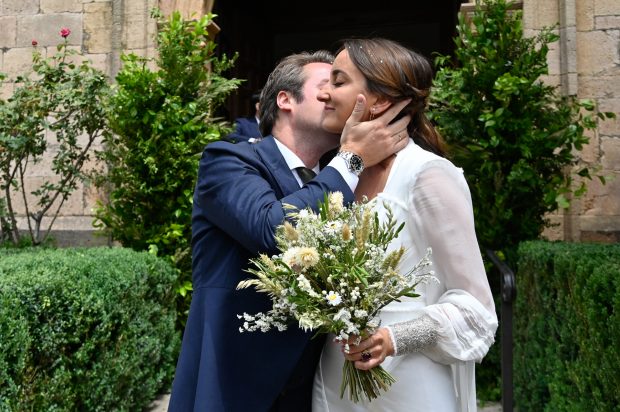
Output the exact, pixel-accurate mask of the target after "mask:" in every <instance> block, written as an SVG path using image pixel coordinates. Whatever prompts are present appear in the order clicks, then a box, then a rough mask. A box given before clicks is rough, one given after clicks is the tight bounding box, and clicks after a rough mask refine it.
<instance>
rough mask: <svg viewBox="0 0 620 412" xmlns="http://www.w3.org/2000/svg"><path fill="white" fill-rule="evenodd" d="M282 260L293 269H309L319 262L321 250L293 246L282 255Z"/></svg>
mask: <svg viewBox="0 0 620 412" xmlns="http://www.w3.org/2000/svg"><path fill="white" fill-rule="evenodd" d="M282 261H283V262H284V263H286V264H287V265H288V266H289V267H290V268H291V269H293V270H295V271H298V270H299V269H302V270H303V269H308V268H311V267H312V266H314V265H316V264H317V263H318V262H319V252H317V250H316V249H315V248H313V247H292V248H290V249H288V250H287V251H286V252H284V254H283V255H282Z"/></svg>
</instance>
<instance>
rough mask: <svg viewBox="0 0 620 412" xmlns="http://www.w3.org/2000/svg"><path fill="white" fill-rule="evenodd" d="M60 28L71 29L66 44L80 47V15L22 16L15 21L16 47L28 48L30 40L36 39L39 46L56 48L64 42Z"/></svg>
mask: <svg viewBox="0 0 620 412" xmlns="http://www.w3.org/2000/svg"><path fill="white" fill-rule="evenodd" d="M62 27H67V28H69V29H71V34H70V35H69V37H67V39H68V44H70V45H72V46H81V45H82V14H81V13H62V14H39V15H36V16H23V17H21V18H19V19H18V21H17V45H18V46H30V45H31V42H32V39H36V40H37V41H38V42H39V45H40V46H56V45H57V44H59V43H61V42H63V41H64V40H63V38H62V37H61V36H60V29H61V28H62Z"/></svg>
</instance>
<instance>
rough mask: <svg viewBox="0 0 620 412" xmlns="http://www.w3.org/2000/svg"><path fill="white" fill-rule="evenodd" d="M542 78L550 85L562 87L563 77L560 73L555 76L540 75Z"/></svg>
mask: <svg viewBox="0 0 620 412" xmlns="http://www.w3.org/2000/svg"><path fill="white" fill-rule="evenodd" d="M540 80H541V81H542V82H544V83H545V84H548V85H549V86H554V87H560V86H561V84H562V83H561V77H560V75H558V74H556V75H553V76H550V75H546V76H540Z"/></svg>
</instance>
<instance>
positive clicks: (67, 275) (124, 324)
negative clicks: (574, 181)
mask: <svg viewBox="0 0 620 412" xmlns="http://www.w3.org/2000/svg"><path fill="white" fill-rule="evenodd" d="M175 276H176V275H175V271H174V269H173V268H171V267H170V265H168V264H167V263H166V262H164V261H163V260H161V259H158V258H156V257H154V256H152V255H149V254H148V253H144V252H143V253H138V252H135V251H132V250H129V249H123V248H90V249H40V248H38V249H27V250H22V251H17V250H0V410H10V411H25V410H28V411H30V410H36V411H78V410H79V411H112V410H115V411H136V410H141V409H142V408H144V407H145V406H146V405H148V404H149V403H150V402H151V401H152V400H153V399H154V398H155V397H156V396H157V394H158V393H159V392H160V391H161V390H162V389H163V388H167V387H168V386H167V385H169V384H170V382H171V380H172V376H173V373H174V366H175V361H176V356H177V353H178V347H179V341H180V339H179V338H180V337H179V336H178V332H176V331H175V320H176V312H175V305H174V290H173V284H174V281H175Z"/></svg>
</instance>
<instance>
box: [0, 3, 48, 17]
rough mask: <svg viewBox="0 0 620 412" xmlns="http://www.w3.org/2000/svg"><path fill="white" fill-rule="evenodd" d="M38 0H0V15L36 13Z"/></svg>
mask: <svg viewBox="0 0 620 412" xmlns="http://www.w3.org/2000/svg"><path fill="white" fill-rule="evenodd" d="M39 1H40V0H3V1H2V2H0V15H2V16H6V15H11V14H37V13H38V12H39Z"/></svg>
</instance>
